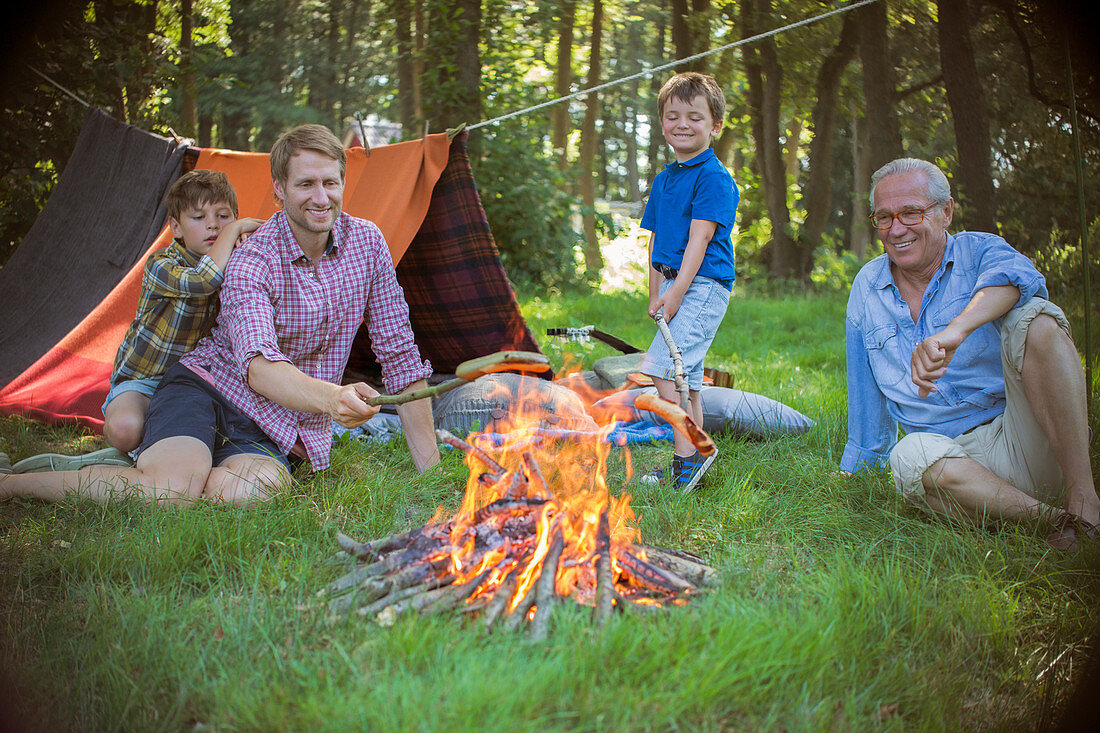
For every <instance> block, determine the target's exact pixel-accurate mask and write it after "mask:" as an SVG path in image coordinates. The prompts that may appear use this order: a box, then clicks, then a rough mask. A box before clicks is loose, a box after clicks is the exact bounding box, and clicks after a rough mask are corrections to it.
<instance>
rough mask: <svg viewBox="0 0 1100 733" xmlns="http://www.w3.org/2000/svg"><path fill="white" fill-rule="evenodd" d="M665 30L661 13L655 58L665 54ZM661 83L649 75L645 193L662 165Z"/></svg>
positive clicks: (656, 77)
mask: <svg viewBox="0 0 1100 733" xmlns="http://www.w3.org/2000/svg"><path fill="white" fill-rule="evenodd" d="M665 30H666V28H665V16H664V15H663V14H662V15H661V16H659V17H658V19H657V33H656V42H655V46H654V49H653V53H654V56H655V58H659V59H660V58H664V56H665ZM663 84H664V79H661V78H659V77H658V76H657V75H656V74H654V75H653V76H652V77H650V80H649V91H650V97H651V98H652V99H653V101H652V102H651V107H650V109H647V110H646V115H647V116H648V117H649V145H648V146H647V148H646V157H647V158H648V159H649V175H647V176H646V187H645V190H646V195H648V193H649V190H650V188H652V186H653V179H654V178H656V177H657V174H658V173H659V172H660V170H661V167H662V166H663V163H662V157H661V149H662V148H663V147H664V144H665V140H664V137H663V136H662V135H661V118H660V116H659V115H658V114H657V93H658V92H659V91H660V90H661V86H662V85H663Z"/></svg>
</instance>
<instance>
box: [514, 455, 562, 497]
mask: <svg viewBox="0 0 1100 733" xmlns="http://www.w3.org/2000/svg"><path fill="white" fill-rule="evenodd" d="M520 461H521V462H522V463H523V472H524V473H525V474H527V482H528V483H529V484H530V485H531V486H532V487H534V489H535V491H536V492H538V493H539V494H540V495H541V496H542V498H544V499H548V498H550V497H551V496H553V494H554V492H553V490H552V489H551V488H550V484H548V483H546V477H545V476H543V475H542V468H540V467H539V464H538V461H536V460H535V456H534V455H532V454H531V452H530V451H524V452H523V455H521V456H520Z"/></svg>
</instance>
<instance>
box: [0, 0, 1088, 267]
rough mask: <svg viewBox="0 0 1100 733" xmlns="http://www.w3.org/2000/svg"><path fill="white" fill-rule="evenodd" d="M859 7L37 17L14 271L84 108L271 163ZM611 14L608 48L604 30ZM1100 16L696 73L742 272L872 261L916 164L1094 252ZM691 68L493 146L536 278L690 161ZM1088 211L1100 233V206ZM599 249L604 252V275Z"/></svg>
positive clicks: (734, 60) (24, 114)
mask: <svg viewBox="0 0 1100 733" xmlns="http://www.w3.org/2000/svg"><path fill="white" fill-rule="evenodd" d="M837 7H839V4H838V3H832V2H825V1H824V0H788V1H786V2H776V1H775V0H602V2H600V3H594V2H591V1H590V0H461V1H459V2H442V0H339V1H337V0H269V1H268V2H264V3H255V2H248V1H247V0H188V1H187V2H183V1H182V0H83V1H76V0H52V1H51V0H45V1H44V2H40V3H36V4H35V5H34V6H33V7H21V8H18V9H16V10H15V11H14V13H15V14H14V16H13V18H12V22H10V23H8V29H7V30H8V37H7V38H6V39H5V43H4V44H0V45H2V47H3V49H4V51H3V52H4V54H5V56H4V65H3V67H2V68H3V69H4V74H3V97H2V99H3V126H2V128H0V135H2V136H3V140H2V144H0V172H2V173H3V176H2V178H0V261H3V260H5V259H6V258H7V254H8V253H9V252H10V250H11V249H12V248H13V247H14V246H15V245H16V244H18V242H19V240H20V239H21V238H22V236H23V234H24V233H25V232H26V230H27V229H28V228H29V226H30V224H31V222H32V221H33V219H34V216H35V215H36V213H37V211H38V210H39V209H40V208H41V206H42V204H43V202H44V201H45V198H46V197H47V196H48V194H49V191H50V188H51V186H52V184H53V182H54V181H55V180H56V176H57V175H58V173H59V172H60V171H61V170H62V169H63V168H64V165H65V162H66V159H67V157H68V154H69V152H70V151H71V149H72V146H73V144H74V142H75V139H76V135H77V134H78V132H79V127H80V124H81V121H82V119H83V114H84V110H83V107H82V105H81V102H78V101H76V100H75V99H74V97H75V98H79V100H81V101H82V102H86V103H88V104H92V105H97V106H100V107H102V108H104V109H105V110H106V111H108V112H109V113H111V114H112V115H114V116H115V117H117V118H118V119H120V120H123V121H126V122H129V123H131V124H134V125H137V126H139V127H142V128H145V129H148V130H151V131H154V132H158V133H160V134H166V135H167V134H173V133H179V134H186V135H193V136H194V137H195V138H196V140H197V142H198V144H200V145H205V146H215V147H228V148H234V149H242V150H266V149H267V148H268V147H269V146H270V144H271V142H272V141H273V140H274V138H275V136H276V135H277V134H278V133H279V132H280V131H281V130H282V129H284V128H285V127H287V126H289V125H292V124H296V123H299V122H306V121H310V122H321V123H324V124H327V125H329V126H331V127H332V128H333V129H334V130H335V131H336V132H337V133H338V134H340V133H343V132H344V130H345V129H346V128H347V126H348V125H349V123H351V122H352V121H357V120H363V121H366V122H367V123H371V122H374V121H389V122H391V123H399V124H400V128H401V130H402V132H401V136H402V137H404V138H414V137H418V136H420V135H421V134H423V129H424V125H425V122H427V123H428V125H429V126H430V129H431V130H433V131H441V130H443V129H445V128H447V127H452V126H454V125H456V124H459V123H467V124H474V123H477V122H481V121H483V120H486V119H489V118H493V117H496V116H499V115H503V114H506V113H509V112H513V111H516V110H520V109H524V108H526V107H528V106H531V105H534V104H539V103H542V102H546V101H548V100H551V99H554V98H557V97H561V96H563V95H565V94H568V93H571V92H577V91H580V90H581V89H583V88H584V87H586V86H590V85H591V84H593V83H595V81H596V80H601V81H606V80H615V79H622V78H624V77H627V76H629V75H631V74H634V73H636V72H638V71H640V70H645V69H651V68H654V67H656V66H658V65H663V64H666V63H668V62H670V61H671V60H672V59H673V58H677V57H683V56H686V55H689V54H691V53H698V52H700V51H703V50H707V49H712V48H718V47H720V46H725V45H727V44H730V43H732V42H734V41H737V40H738V39H740V38H743V37H744V36H746V35H749V34H752V33H759V32H764V31H768V30H771V29H774V28H777V27H780V26H783V25H786V24H789V23H793V22H795V21H799V20H803V19H805V18H810V17H812V16H815V15H817V14H820V13H822V12H824V11H827V10H832V9H835V8H837ZM188 9H190V15H189V17H188V18H185V17H184V13H186V12H187V10H188ZM597 10H599V11H600V15H601V16H602V17H601V18H600V19H601V21H602V22H601V34H600V35H601V38H602V40H603V46H602V49H600V48H599V47H597V48H595V49H594V48H593V36H592V33H591V31H592V27H593V20H594V19H595V16H594V14H595V12H596V11H597ZM1096 16H1097V10H1096V8H1095V7H1092V6H1091V5H1085V4H1080V5H1078V4H1071V3H1069V2H1068V0H1062V1H1057V0H958V1H957V2H952V3H948V2H947V1H946V0H942V2H937V0H881V1H880V2H878V3H876V4H874V5H871V6H869V7H866V8H864V9H860V10H857V11H854V12H851V13H848V14H845V15H844V16H841V17H833V18H829V19H827V20H824V21H821V22H817V23H814V24H810V25H806V26H803V27H800V28H798V29H796V30H792V31H789V32H785V33H780V34H778V35H775V36H772V37H769V38H767V39H764V40H760V41H757V42H755V43H753V44H747V45H743V46H741V47H740V48H737V49H730V48H727V49H724V50H721V51H720V52H718V53H715V54H712V55H709V56H706V57H705V58H703V59H700V60H698V61H696V62H693V66H694V67H695V68H702V69H705V70H706V71H708V72H709V73H712V74H714V75H715V76H716V78H717V79H718V81H719V83H720V84H721V85H722V86H723V88H724V89H725V91H726V95H727V101H728V114H727V119H726V120H725V123H726V127H725V130H724V132H723V134H722V136H721V137H720V138H719V140H718V141H717V142H716V145H715V148H716V151H717V152H718V153H719V155H720V156H721V158H722V159H723V160H724V161H725V163H726V164H727V166H728V167H729V168H730V169H731V171H732V172H733V174H734V177H735V179H736V180H737V181H738V183H739V185H740V187H741V190H742V204H741V207H740V209H739V226H740V234H739V240H738V242H737V245H736V247H737V256H738V262H739V271H740V273H741V276H742V277H749V278H752V277H766V276H769V275H771V276H780V277H794V278H796V279H803V280H808V279H810V275H811V272H815V271H816V272H819V273H820V272H833V273H837V272H840V271H841V270H843V269H844V268H838V266H837V263H842V262H847V261H848V260H846V259H845V256H844V255H843V252H845V251H850V252H852V253H853V255H852V256H853V257H854V261H858V260H859V259H860V258H863V257H866V256H868V254H869V252H868V251H867V249H868V244H869V242H870V241H871V239H870V231H869V229H868V227H867V225H866V223H865V219H864V215H865V213H866V209H867V202H866V186H867V183H866V181H867V178H868V176H869V174H870V172H871V171H872V170H873V169H874V168H875V167H877V166H878V165H880V164H881V163H883V162H885V160H887V159H888V158H890V157H893V156H894V155H897V154H902V153H904V154H907V155H915V156H919V157H925V158H928V159H932V160H936V161H938V162H940V163H941V164H942V165H943V166H944V168H945V169H946V171H947V172H948V175H949V177H950V178H951V179H952V181H953V183H955V191H956V193H957V194H958V196H957V198H958V199H959V201H960V207H959V209H958V216H957V219H956V222H957V224H958V225H960V226H961V227H966V226H977V227H983V228H995V229H996V230H997V231H999V232H1000V233H1002V234H1003V235H1004V236H1005V237H1006V238H1008V239H1009V241H1011V242H1013V243H1014V244H1016V245H1017V246H1019V247H1021V248H1022V249H1023V250H1024V251H1025V252H1028V253H1037V252H1040V251H1044V252H1045V251H1047V250H1048V249H1049V248H1050V246H1051V244H1050V243H1051V241H1052V240H1051V232H1052V231H1055V230H1057V232H1058V233H1059V241H1064V242H1066V243H1067V246H1068V243H1073V242H1075V241H1077V240H1078V239H1079V237H1080V231H1079V229H1080V219H1081V217H1080V214H1079V213H1078V208H1077V203H1078V202H1077V201H1076V199H1075V196H1074V192H1075V191H1076V183H1075V180H1074V166H1073V165H1070V164H1069V162H1071V161H1072V160H1073V141H1072V138H1071V136H1070V132H1071V129H1070V114H1069V110H1070V87H1069V81H1070V75H1069V68H1068V67H1069V65H1070V63H1071V62H1072V65H1073V69H1074V75H1073V82H1074V92H1075V93H1076V97H1077V110H1078V117H1079V120H1078V126H1077V130H1076V132H1077V133H1078V134H1079V135H1080V136H1081V139H1082V143H1083V144H1082V149H1083V150H1084V160H1083V169H1084V174H1085V190H1086V191H1090V190H1095V188H1096V185H1095V184H1096V183H1097V181H1098V180H1100V145H1098V144H1097V143H1098V142H1100V75H1098V74H1097V69H1096V64H1095V63H1094V62H1095V53H1094V51H1093V48H1092V39H1091V37H1090V36H1089V34H1088V32H1087V29H1089V28H1091V27H1095V25H1094V24H1093V23H1092V21H1094V20H1095V19H1096ZM185 21H189V22H185ZM941 21H943V22H944V23H943V25H941ZM188 38H190V44H188ZM601 50H602V53H599V52H600V51H601ZM594 51H595V52H597V53H599V58H598V63H599V65H598V68H597V67H596V64H594V63H593V61H596V60H597V59H596V58H595V54H594ZM596 71H598V73H592V72H596ZM668 73H669V72H667V71H665V72H659V73H657V74H653V75H651V76H650V77H649V78H642V79H634V80H632V81H629V82H626V83H623V84H619V85H616V86H612V87H610V88H609V89H605V90H603V91H601V93H600V96H599V105H598V107H597V106H596V105H592V106H591V107H590V106H589V105H588V104H587V103H586V101H585V98H584V97H578V98H576V99H573V100H571V101H568V102H561V103H559V104H558V105H556V106H555V107H553V108H550V109H544V110H540V111H538V112H534V113H527V114H525V115H523V116H521V117H518V118H516V119H515V120H510V121H508V122H506V123H502V124H499V125H488V126H485V127H481V128H479V129H477V130H475V131H474V132H473V133H472V135H471V158H472V164H473V166H474V170H475V174H476V176H477V178H478V180H479V182H480V185H481V188H482V194H483V198H484V200H485V207H486V210H487V212H488V213H489V216H490V223H491V226H492V228H493V231H494V233H495V235H496V238H497V241H498V244H499V246H500V248H501V251H502V254H503V256H504V258H505V260H506V262H507V263H508V267H509V272H510V273H512V275H513V277H515V278H516V279H517V280H530V281H542V282H545V283H551V284H561V283H565V282H567V281H569V280H571V279H574V278H575V273H573V270H575V268H576V267H577V263H578V260H577V256H576V255H577V251H578V250H577V247H578V242H579V241H580V233H579V232H574V231H573V226H574V222H580V221H582V220H583V217H581V218H578V217H577V216H576V215H578V214H584V213H588V212H590V211H591V209H592V207H591V206H589V207H581V206H580V205H579V201H578V200H577V199H578V197H579V195H580V193H581V192H582V189H581V187H580V185H579V184H580V182H582V181H584V182H585V185H586V186H587V185H589V184H590V185H591V186H592V189H593V190H592V191H591V192H588V191H585V192H584V193H585V196H586V197H587V198H589V199H592V200H595V201H598V200H599V199H601V198H602V199H613V200H624V199H625V200H632V201H637V200H638V199H639V197H643V196H644V195H645V192H646V191H647V190H648V187H649V183H650V181H652V178H653V176H654V175H655V174H656V172H657V171H659V170H660V168H661V167H662V166H663V165H664V164H665V163H666V162H667V161H668V155H667V151H666V149H665V145H664V143H663V140H662V139H661V136H660V133H659V127H658V126H657V125H656V120H655V112H656V100H655V97H656V90H657V89H658V88H659V86H660V84H661V82H663V81H664V79H665V78H666V77H667V75H668ZM42 75H44V76H46V77H49V81H47V80H46V79H45V78H44V77H43V76H42ZM61 88H64V89H65V90H67V91H61ZM951 90H955V91H954V92H951ZM949 92H951V93H950V94H949ZM979 92H980V93H979ZM70 95H71V96H70ZM192 104H193V108H194V114H192V112H191V109H192ZM586 114H589V115H590V118H589V119H588V120H587V121H586V119H585V117H586ZM582 129H588V130H590V133H589V134H588V135H587V136H582V135H581V130H582ZM582 142H584V143H585V146H582ZM582 152H583V153H584V154H585V160H582V159H581V154H582ZM589 159H590V161H591V162H588V160H589ZM582 172H584V173H586V174H587V175H582ZM582 209H584V210H583V211H582ZM1086 218H1088V219H1090V220H1091V219H1096V218H1097V212H1096V204H1095V202H1093V203H1089V204H1088V210H1087V212H1086ZM577 228H578V229H580V226H579V225H578V226H577ZM536 232H539V233H540V234H538V235H536ZM589 233H590V234H591V231H590V232H589ZM536 241H537V242H538V245H537V246H536V245H534V243H535V242H536ZM536 249H537V250H538V255H537V256H536V255H535V254H533V253H534V251H535V250H536ZM594 254H595V252H594V251H593V250H592V249H591V248H590V249H589V255H590V256H589V264H590V266H591V265H594V264H597V262H598V261H597V260H596V259H595V257H594ZM1048 259H1049V258H1048ZM1050 261H1054V260H1050ZM815 267H816V270H815ZM818 279H820V277H818Z"/></svg>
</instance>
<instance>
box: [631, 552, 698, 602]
mask: <svg viewBox="0 0 1100 733" xmlns="http://www.w3.org/2000/svg"><path fill="white" fill-rule="evenodd" d="M619 567H621V568H622V569H623V572H624V573H626V574H627V575H628V576H629V577H630V579H631V580H635V581H637V582H638V583H639V584H641V585H642V586H643V587H645V588H649V589H650V590H654V591H658V592H660V593H672V594H678V593H682V592H684V591H693V590H695V585H694V584H693V583H690V582H688V581H687V580H684V579H683V578H681V577H680V576H679V575H677V574H675V573H673V572H671V571H668V570H662V569H661V568H658V567H656V566H654V565H650V564H649V563H647V562H646V561H645V560H642V559H641V558H639V557H637V556H635V555H634V554H632V553H631V552H630V551H629V550H623V551H622V552H621V553H620V554H619Z"/></svg>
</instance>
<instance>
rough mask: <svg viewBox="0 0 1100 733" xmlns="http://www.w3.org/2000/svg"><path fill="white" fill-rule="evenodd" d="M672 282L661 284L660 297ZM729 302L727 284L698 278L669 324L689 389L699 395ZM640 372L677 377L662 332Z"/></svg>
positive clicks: (699, 276) (655, 337)
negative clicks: (712, 344) (710, 353)
mask: <svg viewBox="0 0 1100 733" xmlns="http://www.w3.org/2000/svg"><path fill="white" fill-rule="evenodd" d="M672 282H673V281H672V280H669V279H667V278H666V279H665V281H664V282H663V283H661V288H660V291H659V294H661V295H664V293H665V291H666V290H668V289H669V288H670V287H672ZM729 302H730V291H729V290H727V289H726V287H725V286H724V285H722V284H721V283H719V282H718V281H717V280H711V279H710V278H709V277H702V276H701V275H696V276H695V279H694V280H692V281H691V287H689V288H688V290H687V292H686V293H684V299H683V301H681V303H680V310H678V311H676V315H675V316H673V318H672V321H671V322H670V323H669V324H668V330H669V331H671V332H672V340H673V341H675V342H676V347H677V348H678V349H680V355H681V357H682V358H683V360H684V373H685V374H686V375H687V383H688V388H689V389H693V390H695V391H696V392H698V391H699V390H700V389H702V388H703V360H704V359H705V358H706V356H707V350H708V349H709V348H710V345H711V343H713V342H714V336H715V334H717V333H718V327H719V326H721V325H722V319H723V318H725V316H726V308H727V307H728V306H729ZM638 371H640V372H641V373H642V374H648V375H649V376H651V377H660V378H661V379H667V380H668V381H670V382H671V381H672V380H673V378H674V377H675V375H676V372H675V369H674V368H673V364H672V355H671V354H670V353H669V351H668V344H667V343H665V340H664V338H662V337H661V334H660V332H659V331H658V333H657V335H656V336H654V337H653V343H651V344H650V346H649V351H647V352H646V354H645V357H644V358H643V359H642V364H641V366H640V367H639V368H638Z"/></svg>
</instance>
